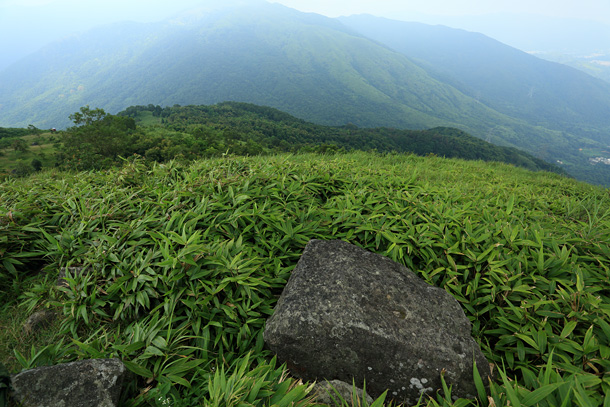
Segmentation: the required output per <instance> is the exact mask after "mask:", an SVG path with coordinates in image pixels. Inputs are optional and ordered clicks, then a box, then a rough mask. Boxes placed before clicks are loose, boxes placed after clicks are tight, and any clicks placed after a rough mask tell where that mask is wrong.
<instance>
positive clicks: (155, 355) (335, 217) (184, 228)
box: [0, 152, 610, 406]
mask: <svg viewBox="0 0 610 407" xmlns="http://www.w3.org/2000/svg"><path fill="white" fill-rule="evenodd" d="M609 216H610V200H609V197H608V191H607V190H605V189H603V188H599V187H595V186H591V185H588V184H585V183H581V182H578V181H575V180H572V179H568V178H565V177H562V176H560V175H557V174H551V173H541V172H537V173H534V172H530V171H527V170H525V169H521V168H517V167H514V166H510V165H506V164H499V163H484V162H481V161H462V160H455V159H443V158H438V157H418V156H415V155H402V154H389V155H380V154H376V153H363V152H355V153H348V154H336V155H317V154H304V155H285V154H282V155H274V156H266V157H250V158H236V157H224V158H214V159H207V160H201V161H196V162H194V163H192V164H188V165H187V164H179V163H177V162H174V161H171V162H167V163H164V164H158V163H148V162H146V161H141V160H138V159H133V160H131V161H129V162H127V163H126V164H125V165H124V166H123V167H122V168H119V169H114V170H108V171H89V172H81V173H67V172H66V173H64V172H59V171H57V170H46V171H42V172H40V173H37V174H35V175H33V176H30V177H27V178H21V179H9V180H7V181H4V182H3V183H1V184H0V258H1V259H2V261H1V262H0V277H1V279H0V304H1V307H2V309H1V312H0V326H2V329H0V361H2V362H3V363H5V364H6V365H7V366H8V367H9V369H10V370H12V371H18V370H20V369H21V368H23V367H31V366H37V365H44V364H54V363H60V362H66V361H72V360H75V359H80V358H91V357H119V358H121V359H122V360H123V361H125V362H126V364H127V366H128V368H129V369H130V370H131V371H132V372H134V373H135V375H134V378H133V380H132V381H131V383H130V386H129V392H128V394H126V395H125V398H124V400H123V404H124V405H127V406H136V405H138V406H140V405H153V406H155V405H157V406H161V405H171V406H193V405H206V406H207V405H214V406H238V405H244V406H246V405H247V406H250V405H253V406H263V405H264V406H267V405H278V406H289V405H295V406H310V405H313V404H312V403H311V402H310V401H308V399H307V397H306V392H307V386H305V385H300V384H299V383H298V382H297V381H295V380H292V379H289V378H286V377H285V376H284V375H283V369H282V367H281V366H279V364H277V363H276V362H275V361H274V360H272V359H271V355H269V353H268V352H267V351H266V350H265V349H264V347H263V342H262V330H263V328H264V324H265V320H266V318H267V317H268V316H269V315H271V313H272V312H273V307H274V305H275V302H276V301H277V297H278V295H279V294H280V293H281V291H282V288H283V286H284V284H285V283H286V281H287V279H288V277H289V275H290V272H291V270H292V269H293V268H294V267H295V265H296V263H297V261H298V259H299V256H300V254H301V252H302V250H303V248H304V247H305V244H306V243H307V242H308V241H309V240H310V239H312V238H317V239H343V240H346V241H349V242H351V243H354V244H356V245H359V246H361V247H364V248H366V249H368V250H371V251H374V252H377V253H380V254H382V255H385V256H388V257H390V258H392V259H393V260H395V261H398V262H400V263H402V264H405V265H406V266H408V267H409V268H411V269H412V270H413V271H415V272H416V273H417V274H418V275H419V276H420V277H421V278H423V279H425V280H426V281H427V282H428V283H430V284H433V285H435V286H439V287H442V288H444V289H445V290H447V291H448V292H449V293H450V294H451V295H453V296H454V297H455V298H456V299H457V300H458V301H459V302H460V304H461V306H462V308H463V309H464V311H465V313H466V315H467V316H468V318H469V319H470V320H471V322H472V325H473V332H472V333H473V336H474V337H475V339H476V340H477V341H478V343H480V345H481V347H482V349H483V352H484V353H485V355H486V356H487V358H488V360H489V361H490V362H492V363H493V364H494V365H495V368H494V369H495V371H496V372H499V374H498V377H497V379H496V381H495V383H494V384H493V385H492V388H491V389H490V391H489V392H488V393H487V394H485V390H484V389H482V388H481V392H480V394H479V397H480V400H479V401H478V402H477V401H474V400H471V401H467V400H457V401H452V400H451V397H450V394H449V393H450V392H449V390H447V391H445V392H444V393H440V394H439V395H438V396H437V398H435V399H434V400H433V399H430V400H422V403H423V404H424V405H425V404H426V403H427V404H429V405H446V406H451V405H453V406H464V405H469V404H470V403H473V404H476V403H478V405H483V406H492V405H495V406H505V405H508V403H509V402H510V405H512V406H518V405H523V406H533V405H541V406H555V405H557V406H558V405H563V406H601V405H603V406H608V405H610V374H609V373H608V371H609V369H610V361H609V360H610V324H609V323H608V322H607V321H608V320H609V319H610V284H609V281H610V249H609V248H608V241H610V217H609ZM65 266H84V267H86V268H87V269H88V270H89V272H87V273H84V274H82V275H77V276H72V278H69V279H68V281H69V287H67V288H58V287H56V286H55V282H56V279H57V275H58V273H59V269H60V267H65ZM40 309H50V310H53V311H55V312H56V313H57V314H58V315H59V318H58V319H57V321H56V322H54V323H53V324H52V325H51V326H48V327H46V328H44V329H42V330H41V331H38V332H36V333H33V334H30V335H29V336H27V337H26V338H25V339H23V333H22V331H21V326H22V323H23V321H24V320H25V319H26V318H27V316H28V315H29V314H31V313H32V312H33V311H35V310H40ZM290 403H294V404H290ZM380 403H381V401H380Z"/></svg>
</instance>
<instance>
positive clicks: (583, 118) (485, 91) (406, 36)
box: [340, 15, 610, 144]
mask: <svg viewBox="0 0 610 407" xmlns="http://www.w3.org/2000/svg"><path fill="white" fill-rule="evenodd" d="M340 21H342V22H343V23H345V24H346V25H348V26H349V27H351V28H353V29H355V30H358V31H359V32H361V33H362V34H363V35H366V36H367V37H369V38H372V39H375V40H377V41H380V42H381V43H383V44H385V45H387V46H390V47H391V48H393V49H395V50H397V51H399V52H401V53H403V54H405V55H406V56H408V57H410V58H414V59H416V60H418V61H420V62H421V63H422V66H424V67H426V68H427V70H428V72H431V73H435V76H436V77H437V78H439V79H442V80H443V81H445V82H447V83H450V84H451V85H453V86H455V87H456V88H457V89H459V90H460V91H462V92H464V93H465V94H467V95H470V96H473V97H475V98H476V99H477V100H480V101H481V102H482V103H484V104H486V105H488V106H490V107H491V108H493V109H495V110H497V111H499V112H502V113H505V114H507V115H509V116H511V117H516V118H520V119H523V120H526V121H527V122H528V123H531V124H534V125H538V126H543V127H546V128H550V129H555V130H560V131H566V132H570V133H573V134H576V135H580V136H585V137H589V138H594V139H596V140H598V141H600V142H603V143H605V144H610V84H609V83H607V82H605V81H601V80H599V79H596V78H593V77H591V76H589V75H586V74H584V73H582V72H580V71H578V70H576V69H574V68H570V67H567V66H565V65H561V64H558V63H552V62H549V61H545V60H542V59H539V58H536V57H534V56H532V55H530V54H527V53H525V52H522V51H520V50H517V49H515V48H512V47H509V46H507V45H504V44H502V43H500V42H498V41H495V40H493V39H491V38H489V37H486V36H484V35H482V34H478V33H472V32H467V31H463V30H458V29H453V28H449V27H443V26H431V25H426V24H420V23H409V22H401V21H392V20H388V19H384V18H378V17H372V16H366V15H360V16H351V17H344V18H341V19H340Z"/></svg>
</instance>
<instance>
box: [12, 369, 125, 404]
mask: <svg viewBox="0 0 610 407" xmlns="http://www.w3.org/2000/svg"><path fill="white" fill-rule="evenodd" d="M126 374H127V369H126V368H125V365H124V364H123V362H121V361H120V360H119V359H89V360H82V361H78V362H72V363H65V364H61V365H55V366H44V367H39V368H36V369H30V370H26V371H24V372H21V373H19V374H16V375H15V376H13V377H11V382H12V387H13V394H12V397H13V398H15V399H17V401H19V402H20V403H22V405H23V406H24V407H91V406H96V407H115V406H117V405H118V403H119V398H120V395H121V390H122V386H123V381H124V380H125V375H126Z"/></svg>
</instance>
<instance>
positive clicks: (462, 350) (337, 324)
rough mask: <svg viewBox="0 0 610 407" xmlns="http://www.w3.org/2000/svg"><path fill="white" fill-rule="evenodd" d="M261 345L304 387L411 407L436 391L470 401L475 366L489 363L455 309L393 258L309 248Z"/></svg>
mask: <svg viewBox="0 0 610 407" xmlns="http://www.w3.org/2000/svg"><path fill="white" fill-rule="evenodd" d="M264 338H265V342H266V344H267V346H268V347H269V348H270V349H271V350H272V351H273V352H275V353H276V354H277V355H278V359H279V360H281V361H283V362H284V361H285V362H287V365H288V367H289V369H290V372H291V373H292V374H293V375H296V376H299V377H301V378H303V379H305V380H318V381H323V380H333V379H338V380H341V381H344V382H347V383H352V380H355V384H356V386H359V387H362V385H363V383H364V382H365V381H366V389H367V393H369V394H371V395H372V396H374V397H377V396H378V395H380V394H381V393H383V392H384V391H385V390H388V399H395V400H396V401H399V402H407V403H408V404H414V403H416V402H417V400H418V399H419V398H420V396H421V395H422V394H423V393H425V394H430V395H433V394H434V393H435V392H436V391H437V390H438V389H441V388H442V384H441V374H443V375H444V378H445V380H446V382H447V383H448V384H449V385H452V386H453V391H452V395H454V396H458V397H474V396H475V395H476V394H477V393H476V388H475V386H474V381H473V376H472V372H473V361H475V360H476V363H477V366H478V368H479V371H480V373H481V376H482V377H488V376H489V375H490V370H489V365H488V362H487V360H486V359H485V357H484V356H483V354H482V352H481V350H480V348H479V346H478V345H477V343H476V342H475V341H474V340H473V338H472V337H471V325H470V322H469V320H468V319H467V318H466V316H465V314H464V312H463V311H462V309H461V307H460V305H459V304H458V302H457V301H456V300H455V299H454V298H453V297H452V296H451V295H449V294H448V293H447V292H445V291H444V290H442V289H440V288H437V287H433V286H430V285H428V284H427V283H425V282H424V281H423V280H421V279H420V278H418V277H417V276H416V275H415V274H414V273H413V272H411V271H410V270H409V269H407V268H406V267H404V266H402V265H400V264H398V263H395V262H393V261H391V260H390V259H388V258H386V257H383V256H380V255H377V254H374V253H371V252H368V251H366V250H363V249H361V248H358V247H356V246H353V245H351V244H349V243H346V242H342V241H321V240H312V241H310V242H309V243H308V244H307V247H306V248H305V251H304V252H303V255H302V257H301V259H300V260H299V263H298V265H297V267H296V268H295V269H294V271H293V272H292V276H291V277H290V280H289V281H288V284H287V285H286V287H285V289H284V291H283V293H282V296H281V297H280V299H279V301H278V304H277V306H276V308H275V312H274V315H273V316H272V317H271V318H270V319H269V320H268V321H267V326H266V329H265V333H264Z"/></svg>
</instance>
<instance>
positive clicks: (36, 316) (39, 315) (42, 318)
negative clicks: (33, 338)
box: [23, 310, 57, 335]
mask: <svg viewBox="0 0 610 407" xmlns="http://www.w3.org/2000/svg"><path fill="white" fill-rule="evenodd" d="M56 316H57V315H56V314H55V313H54V312H53V311H50V310H41V311H36V312H35V313H33V314H32V315H30V316H29V317H28V319H27V320H26V321H25V323H24V324H23V332H24V333H25V334H26V335H29V334H32V333H34V332H36V331H38V330H39V329H42V328H45V327H47V326H49V325H50V324H51V323H53V320H54V319H55V317H56Z"/></svg>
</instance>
